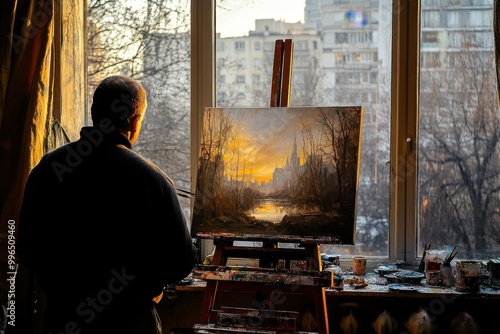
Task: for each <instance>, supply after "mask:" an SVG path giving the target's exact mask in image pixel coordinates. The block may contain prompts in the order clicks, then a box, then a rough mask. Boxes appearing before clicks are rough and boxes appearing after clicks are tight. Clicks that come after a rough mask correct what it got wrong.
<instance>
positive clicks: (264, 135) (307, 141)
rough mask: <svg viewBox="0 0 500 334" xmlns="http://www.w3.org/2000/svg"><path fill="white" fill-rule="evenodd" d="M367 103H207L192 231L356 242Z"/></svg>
mask: <svg viewBox="0 0 500 334" xmlns="http://www.w3.org/2000/svg"><path fill="white" fill-rule="evenodd" d="M362 116H363V108H362V107H360V106H345V107H344V106H340V107H281V108H272V107H270V108H206V109H205V110H204V115H203V117H204V118H203V127H202V133H201V146H200V148H201V149H200V156H199V165H198V173H197V180H196V194H195V203H194V211H193V219H192V225H191V234H192V235H193V237H199V236H200V235H201V236H202V237H207V236H208V237H211V236H213V237H216V236H219V235H224V236H227V235H229V236H233V237H238V236H241V235H254V236H255V235H257V236H258V235H261V236H283V237H284V238H285V239H293V238H294V237H300V238H313V239H318V240H319V241H320V242H321V243H328V242H330V243H343V244H353V243H354V234H355V222H356V206H357V188H358V186H357V185H358V178H359V158H360V150H361V122H362Z"/></svg>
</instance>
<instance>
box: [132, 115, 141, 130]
mask: <svg viewBox="0 0 500 334" xmlns="http://www.w3.org/2000/svg"><path fill="white" fill-rule="evenodd" d="M140 120H141V115H135V116H134V117H132V119H131V120H130V125H131V126H132V128H133V129H135V128H137V126H138V125H139V121H140Z"/></svg>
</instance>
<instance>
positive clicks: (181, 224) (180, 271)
mask: <svg viewBox="0 0 500 334" xmlns="http://www.w3.org/2000/svg"><path fill="white" fill-rule="evenodd" d="M166 188H167V190H166V191H165V194H164V195H165V197H164V205H165V206H164V208H163V209H164V210H165V209H166V212H164V213H165V214H166V217H165V218H164V219H166V220H167V224H166V226H167V230H166V231H165V235H164V240H163V242H162V243H163V245H162V246H163V247H162V248H163V249H162V251H167V252H171V253H170V256H169V263H168V270H165V271H164V272H163V279H164V283H165V284H169V283H175V282H178V281H180V280H181V279H183V278H184V277H186V276H188V275H189V273H190V272H191V270H192V269H193V267H194V265H195V264H196V259H197V252H198V249H197V248H196V246H195V245H194V244H193V239H192V238H191V234H190V232H189V230H188V226H187V223H186V219H185V216H184V213H183V211H182V207H181V204H180V202H179V199H178V197H177V192H176V191H175V187H174V186H172V185H168V186H167V187H166Z"/></svg>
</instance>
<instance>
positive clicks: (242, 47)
mask: <svg viewBox="0 0 500 334" xmlns="http://www.w3.org/2000/svg"><path fill="white" fill-rule="evenodd" d="M234 49H235V50H236V51H245V42H241V41H236V42H234Z"/></svg>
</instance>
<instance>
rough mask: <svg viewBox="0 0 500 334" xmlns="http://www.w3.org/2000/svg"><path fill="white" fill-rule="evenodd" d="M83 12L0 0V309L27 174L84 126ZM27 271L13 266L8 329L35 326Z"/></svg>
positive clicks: (1, 317) (53, 0)
mask: <svg viewBox="0 0 500 334" xmlns="http://www.w3.org/2000/svg"><path fill="white" fill-rule="evenodd" d="M85 13H86V2H85V1H84V0H75V1H61V0H2V1H0V36H2V38H1V39H0V218H1V220H0V278H1V281H0V288H1V289H0V297H1V303H2V305H3V306H4V307H6V306H7V293H6V292H7V291H8V289H9V287H8V286H7V283H8V281H7V278H9V277H10V276H9V272H12V271H14V270H12V269H11V268H10V267H9V266H8V260H9V254H8V247H7V245H8V240H9V239H8V238H9V233H11V237H12V236H14V237H15V236H16V230H17V221H18V217H19V211H20V207H21V201H22V196H23V189H24V185H25V182H26V179H27V177H28V174H29V172H30V170H31V168H32V167H33V166H34V165H35V164H37V163H38V161H39V160H40V158H41V157H42V156H43V154H45V153H46V152H47V151H49V150H51V149H53V148H55V147H58V146H60V145H62V144H64V143H65V142H67V141H69V140H70V138H71V139H75V138H76V135H77V133H78V131H79V129H80V127H81V126H82V125H83V124H82V120H83V115H84V108H85V105H86V103H85V101H86V96H85V86H86V80H85V77H86V71H85V66H84V65H85V58H86V57H85V49H84V46H85V40H86V35H85V32H86V30H85V26H84V23H85ZM54 207H57V203H54ZM51 209H53V208H47V210H51ZM9 222H10V223H9ZM12 222H13V224H12ZM9 226H14V227H15V228H14V229H9ZM11 256H12V255H11ZM15 262H16V263H18V261H17V259H15ZM28 275H29V273H27V272H25V271H24V270H23V268H22V267H19V268H18V270H17V277H16V295H15V298H16V318H15V319H16V321H15V322H16V326H15V327H14V326H7V331H6V332H7V333H28V332H30V333H37V332H39V326H38V324H37V321H38V320H37V319H36V318H37V317H35V316H34V315H33V310H32V308H31V307H32V306H33V305H30V304H29V301H30V300H31V299H32V295H31V294H32V293H33V292H34V290H32V286H30V280H29V278H28ZM40 297H41V296H40ZM40 299H41V298H40ZM4 310H5V309H4V308H0V324H1V322H2V321H5V320H7V321H9V318H7V319H5V314H3V313H4V312H3V311H4ZM1 327H3V326H2V325H0V334H2V333H4V329H3V328H1ZM33 328H35V329H36V328H38V329H37V330H34V331H33Z"/></svg>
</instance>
